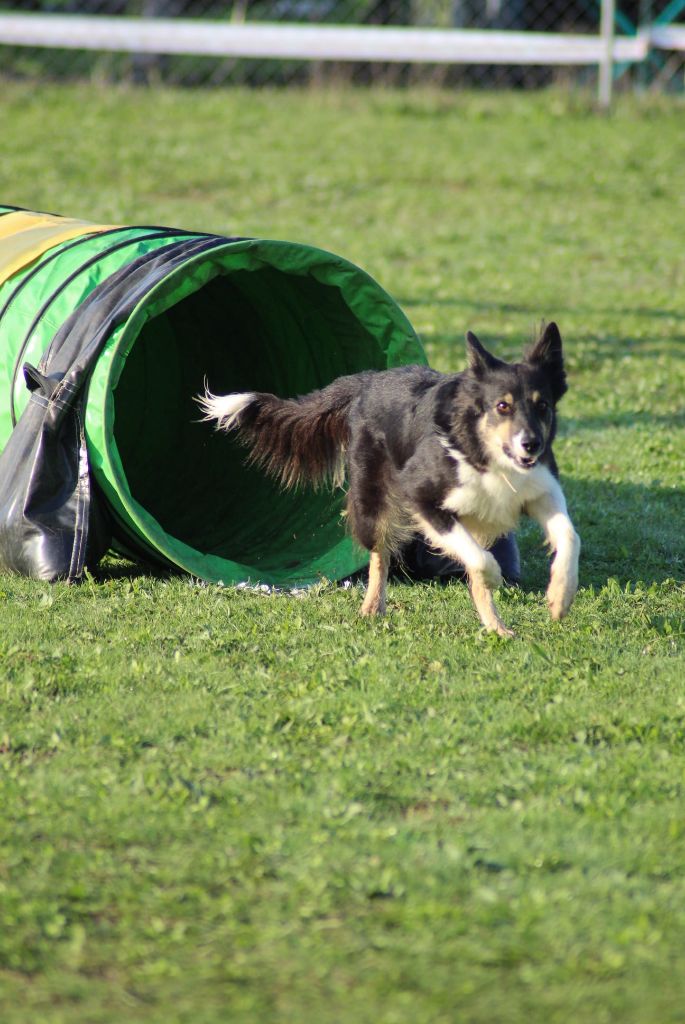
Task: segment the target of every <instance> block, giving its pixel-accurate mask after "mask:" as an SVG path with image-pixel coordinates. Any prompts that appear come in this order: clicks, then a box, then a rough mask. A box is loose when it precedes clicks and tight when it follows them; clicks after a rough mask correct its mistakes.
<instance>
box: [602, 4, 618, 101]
mask: <svg viewBox="0 0 685 1024" xmlns="http://www.w3.org/2000/svg"><path fill="white" fill-rule="evenodd" d="M615 17H616V0H602V16H601V20H600V26H599V31H600V35H601V37H602V42H603V43H604V48H603V54H602V60H601V61H600V65H599V94H598V101H599V105H600V107H601V109H602V110H608V109H609V107H610V106H611V91H612V85H613V79H614V32H615V29H614V20H615Z"/></svg>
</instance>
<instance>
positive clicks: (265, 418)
mask: <svg viewBox="0 0 685 1024" xmlns="http://www.w3.org/2000/svg"><path fill="white" fill-rule="evenodd" d="M466 340H467V352H468V358H469V366H468V368H467V369H466V370H464V371H463V372H462V373H452V374H443V373H438V372H437V371H436V370H431V369H429V368H428V367H426V366H403V367H398V368H396V369H392V370H383V371H365V372H362V373H357V374H353V375H351V376H348V377H339V378H338V379H337V380H335V381H333V383H332V384H329V385H328V386H327V387H325V388H322V389H321V390H320V391H313V392H312V393H311V394H308V395H304V396H302V397H299V398H277V397H276V396H275V395H271V394H266V393H260V392H247V393H242V394H230V395H224V396H220V395H213V394H211V392H209V391H206V393H205V394H204V395H203V396H198V399H197V400H198V402H199V404H200V406H201V408H202V411H203V412H204V418H205V419H206V420H208V421H213V422H214V423H215V425H216V429H217V430H225V431H235V432H236V433H237V435H238V437H239V439H240V440H241V441H242V442H243V443H244V444H245V445H246V446H247V448H248V449H249V451H250V455H249V460H250V461H251V462H253V463H257V464H258V465H260V466H261V467H262V468H263V469H264V470H265V471H266V472H267V473H270V474H271V475H272V476H274V477H275V478H276V479H277V480H278V481H279V482H280V484H281V485H282V486H283V487H295V486H296V485H298V484H301V483H309V484H311V485H313V486H317V485H322V484H324V483H326V482H328V483H330V484H332V485H334V486H342V485H343V483H344V481H345V480H347V483H348V493H347V521H348V524H349V528H350V531H351V533H352V536H353V538H354V539H355V540H356V541H357V542H358V543H359V544H360V545H362V546H363V547H365V548H367V549H368V550H369V551H370V553H371V561H370V566H369V582H368V587H367V591H366V595H365V597H364V602H363V604H362V607H361V614H362V615H378V614H383V612H384V611H385V590H386V582H387V577H388V566H389V563H390V556H391V555H392V554H397V553H399V552H401V549H402V546H403V545H404V544H406V543H407V541H408V540H409V539H410V538H411V537H412V536H414V535H415V534H417V533H418V534H420V535H422V536H423V537H424V538H425V540H426V541H427V542H428V544H429V545H430V546H431V547H433V548H435V549H437V550H438V551H440V552H442V553H444V554H446V555H447V556H449V557H450V558H451V559H455V560H456V561H458V562H460V563H461V564H462V565H463V566H464V567H465V569H466V572H467V574H468V578H469V584H470V590H471V596H472V599H473V603H474V605H475V607H476V610H477V612H478V614H479V616H480V619H481V622H482V623H483V625H484V626H485V628H486V629H487V630H490V631H494V632H496V633H499V634H500V635H502V636H510V635H512V633H511V630H509V629H508V628H507V627H506V626H505V624H504V623H503V622H502V620H501V619H500V617H499V615H498V613H497V609H496V607H495V603H494V600H493V591H494V590H496V589H497V587H498V586H499V585H500V584H501V582H502V575H501V571H500V567H499V565H498V563H497V561H496V560H495V558H494V557H493V555H492V554H491V553H490V552H489V551H488V550H487V549H488V546H489V545H491V544H492V543H493V542H494V541H495V540H496V539H497V538H498V537H501V536H503V535H504V534H507V533H509V532H510V531H511V530H512V529H514V527H515V526H516V524H517V522H518V519H519V517H520V515H521V513H526V514H527V515H529V516H532V517H533V518H534V519H536V520H537V521H538V522H539V523H540V525H541V526H542V528H543V530H544V532H545V535H546V538H547V540H548V542H549V544H550V546H551V548H552V550H553V552H554V558H553V561H552V567H551V574H550V581H549V586H548V589H547V602H548V605H549V611H550V614H551V616H552V618H553V619H561V618H562V617H563V616H564V615H565V614H566V613H567V612H568V610H569V608H570V606H571V603H572V601H573V598H574V596H575V593H576V590H577V587H578V555H579V552H580V540H579V538H578V535H577V534H576V531H575V530H574V528H573V524H572V523H571V520H570V519H569V516H568V512H567V510H566V501H565V500H564V495H563V492H562V490H561V486H560V484H559V479H558V472H557V467H556V463H555V461H554V455H553V454H552V442H553V440H554V435H555V429H556V405H557V402H558V401H559V399H560V398H561V397H562V395H563V394H564V392H565V391H566V374H565V372H564V362H563V355H562V347H561V336H560V334H559V329H558V327H557V325H556V324H555V323H550V324H548V325H547V326H546V327H544V328H543V330H542V333H541V335H540V337H539V338H538V340H537V341H536V342H535V343H534V344H533V345H532V346H531V347H530V348H529V349H528V350H527V351H526V352H525V354H524V356H523V361H522V362H520V363H505V362H502V361H501V360H500V359H497V358H495V356H493V355H492V354H491V353H490V352H488V351H487V350H486V349H485V348H484V347H483V345H481V343H480V341H479V340H478V338H476V336H475V335H474V334H472V333H471V332H469V333H468V334H467V336H466Z"/></svg>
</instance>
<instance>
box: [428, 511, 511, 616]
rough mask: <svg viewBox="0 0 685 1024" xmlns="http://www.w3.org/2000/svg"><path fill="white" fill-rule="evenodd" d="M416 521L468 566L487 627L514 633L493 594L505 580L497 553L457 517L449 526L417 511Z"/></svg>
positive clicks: (440, 546) (444, 549) (439, 546)
mask: <svg viewBox="0 0 685 1024" xmlns="http://www.w3.org/2000/svg"><path fill="white" fill-rule="evenodd" d="M416 521H417V523H418V526H419V529H420V530H421V532H422V533H423V535H424V537H425V538H426V540H427V541H428V543H429V544H430V545H431V546H432V547H434V548H437V549H438V551H442V552H443V553H444V554H446V555H448V556H449V557H450V558H455V559H456V560H457V561H458V562H461V564H462V565H463V566H464V568H465V569H466V572H467V574H468V577H469V589H470V591H471V599H472V600H473V603H474V605H475V607H476V611H477V612H478V615H479V616H480V621H481V622H482V623H483V625H484V626H485V628H486V629H487V630H488V631H489V632H491V633H499V635H500V636H513V635H514V633H513V631H512V630H511V629H509V628H508V627H507V626H505V625H504V623H503V622H502V620H501V619H500V617H499V614H498V612H497V608H496V607H495V601H494V599H493V596H492V592H493V590H497V588H498V587H499V586H500V585H501V583H502V572H501V570H500V567H499V565H498V563H497V559H496V558H495V557H494V555H492V554H491V553H490V552H489V551H486V550H485V548H483V547H481V546H480V544H479V543H478V542H477V541H476V540H475V538H474V537H472V536H471V534H470V533H469V531H468V530H467V529H466V527H464V526H462V524H461V523H460V522H459V520H458V519H457V518H456V517H453V518H452V519H451V522H450V525H449V528H448V529H445V527H444V525H443V524H442V523H441V522H439V521H438V520H437V519H436V518H434V517H430V518H428V517H427V516H426V515H425V513H424V514H421V515H417V516H416Z"/></svg>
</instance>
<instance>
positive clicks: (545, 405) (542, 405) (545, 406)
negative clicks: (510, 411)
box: [535, 398, 549, 413]
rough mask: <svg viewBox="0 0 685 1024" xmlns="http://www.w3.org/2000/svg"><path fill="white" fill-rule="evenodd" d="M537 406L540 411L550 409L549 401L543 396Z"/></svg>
mask: <svg viewBox="0 0 685 1024" xmlns="http://www.w3.org/2000/svg"><path fill="white" fill-rule="evenodd" d="M535 408H536V409H537V411H538V412H539V413H543V412H547V410H548V409H549V402H546V401H545V400H544V398H541V399H540V401H539V402H538V403H537V405H536V407H535Z"/></svg>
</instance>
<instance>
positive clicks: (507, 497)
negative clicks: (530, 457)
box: [443, 460, 549, 544]
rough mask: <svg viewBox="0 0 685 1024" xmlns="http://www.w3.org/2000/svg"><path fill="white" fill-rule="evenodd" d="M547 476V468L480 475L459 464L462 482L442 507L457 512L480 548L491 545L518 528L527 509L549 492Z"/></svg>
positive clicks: (466, 465) (540, 467)
mask: <svg viewBox="0 0 685 1024" xmlns="http://www.w3.org/2000/svg"><path fill="white" fill-rule="evenodd" d="M548 476H549V472H548V470H547V469H546V468H545V467H544V466H535V467H533V469H529V470H526V471H525V472H516V471H515V470H513V469H512V470H504V469H500V468H499V467H495V468H493V469H489V470H486V471H485V472H483V473H479V472H478V470H476V469H474V468H473V467H472V466H470V465H469V464H468V463H467V462H464V461H462V460H460V462H459V470H458V481H459V482H458V484H457V485H456V487H453V488H452V490H451V491H450V492H449V494H448V495H447V497H446V498H445V501H444V502H443V507H444V508H446V509H448V510H449V511H450V512H455V513H456V514H457V515H458V516H459V519H460V521H461V522H462V524H463V525H464V526H465V527H466V529H467V530H468V531H469V532H470V533H471V534H472V535H473V536H474V537H475V538H476V539H477V540H479V541H480V543H481V544H490V543H492V541H494V540H495V539H496V538H497V537H501V536H502V534H505V533H509V531H510V530H513V529H514V528H515V527H516V524H517V523H518V521H519V517H520V515H521V511H522V510H523V508H524V506H525V505H526V504H527V503H528V502H529V501H532V500H533V499H535V498H537V497H539V496H540V495H541V494H542V493H543V492H544V491H545V490H547V478H548Z"/></svg>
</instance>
